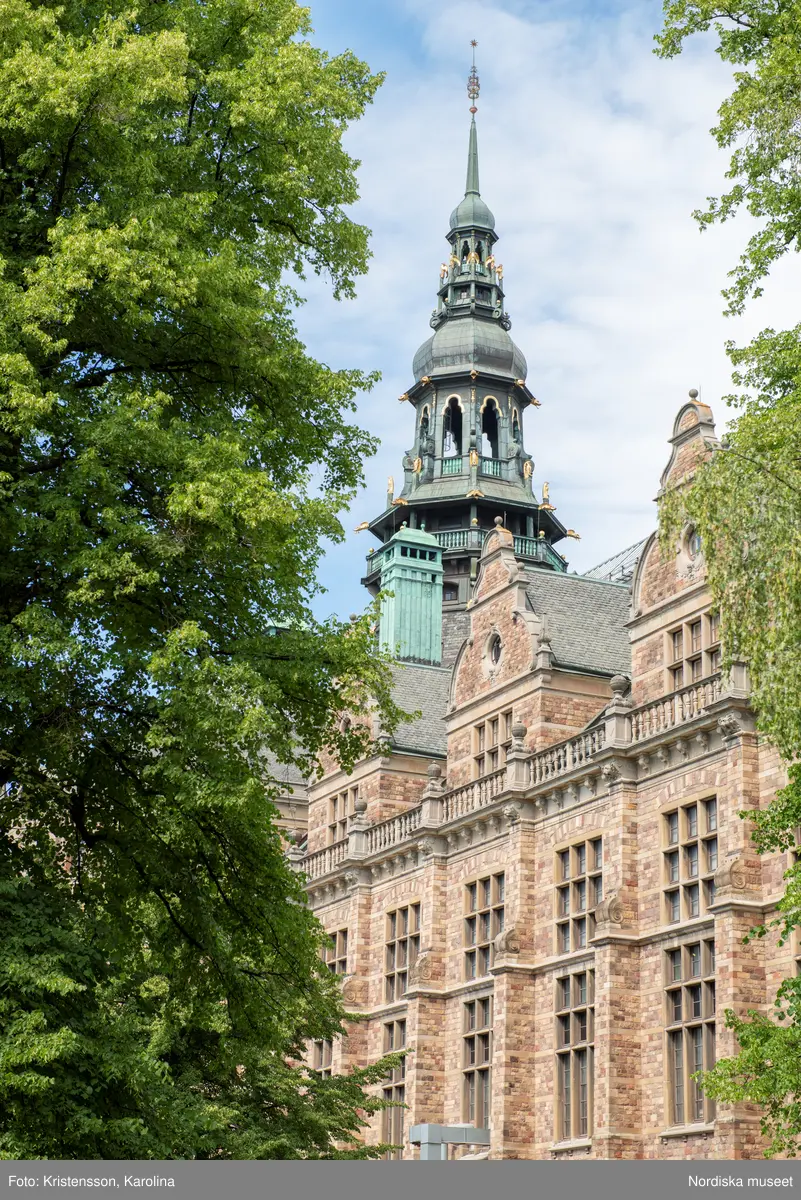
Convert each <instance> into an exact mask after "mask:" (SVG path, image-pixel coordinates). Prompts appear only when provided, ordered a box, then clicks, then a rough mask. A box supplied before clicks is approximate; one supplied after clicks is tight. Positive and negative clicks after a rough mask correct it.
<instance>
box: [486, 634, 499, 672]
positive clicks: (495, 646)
mask: <svg viewBox="0 0 801 1200" xmlns="http://www.w3.org/2000/svg"><path fill="white" fill-rule="evenodd" d="M489 657H490V662H491V663H492V664H493V666H494V665H495V664H496V663H499V662H500V661H501V639H500V638H499V637H498V634H497V633H496V634H493V636H492V641H491V642H490V644H489Z"/></svg>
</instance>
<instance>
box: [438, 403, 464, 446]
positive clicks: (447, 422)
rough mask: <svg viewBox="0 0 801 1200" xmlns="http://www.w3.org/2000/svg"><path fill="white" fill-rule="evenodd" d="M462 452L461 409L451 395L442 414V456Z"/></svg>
mask: <svg viewBox="0 0 801 1200" xmlns="http://www.w3.org/2000/svg"><path fill="white" fill-rule="evenodd" d="M461 453H462V410H461V408H460V407H459V401H458V400H457V399H456V397H455V396H451V398H450V400H449V401H448V403H447V404H446V405H445V411H444V413H443V414H442V457H443V458H455V457H456V455H458V454H461Z"/></svg>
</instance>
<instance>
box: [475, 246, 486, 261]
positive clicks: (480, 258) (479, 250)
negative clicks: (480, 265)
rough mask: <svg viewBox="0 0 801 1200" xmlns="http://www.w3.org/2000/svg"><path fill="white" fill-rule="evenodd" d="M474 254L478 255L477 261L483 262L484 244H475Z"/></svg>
mask: <svg viewBox="0 0 801 1200" xmlns="http://www.w3.org/2000/svg"><path fill="white" fill-rule="evenodd" d="M476 254H477V255H478V261H479V262H483V261H484V244H483V242H476Z"/></svg>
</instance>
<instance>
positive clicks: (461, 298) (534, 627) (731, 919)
mask: <svg viewBox="0 0 801 1200" xmlns="http://www.w3.org/2000/svg"><path fill="white" fill-rule="evenodd" d="M473 78H474V77H471V79H473ZM474 90H475V92H476V93H477V83H476V84H475V85H474ZM471 97H472V98H473V99H474V98H475V96H474V93H473V92H471ZM447 236H448V258H447V261H446V262H444V263H443V264H442V266H441V269H440V279H439V288H438V291H437V300H436V308H435V309H434V312H433V315H432V317H431V326H432V334H431V336H430V337H429V338H428V339H427V340H426V341H425V342H424V343H423V345H422V346H421V347H420V349H419V350H418V352H417V354H416V355H415V358H414V365H413V376H414V382H413V383H412V385H411V386H410V388H409V390H408V392H407V393H406V394H404V395H403V396H402V397H401V398H400V399H401V401H402V402H403V405H404V411H405V413H406V419H407V420H408V422H409V428H410V433H411V434H412V435H413V436H412V445H411V448H410V450H409V452H408V454H407V455H406V456H405V459H404V462H403V486H402V489H401V491H400V494H399V495H398V496H395V494H394V485H393V483H392V481H391V480H390V485H389V487H388V491H387V497H386V504H385V506H384V508H383V510H382V511H381V513H380V514H379V515H378V516H377V517H376V518H375V519H374V520H373V521H371V522H369V529H370V531H371V533H372V534H373V535H374V536H375V538H376V539H377V545H376V547H375V548H374V549H373V550H372V551H371V553H370V554H368V556H367V564H366V570H365V578H364V583H365V584H366V586H367V588H368V590H369V591H370V592H371V593H373V594H376V593H377V592H378V591H379V590H381V591H383V592H387V593H390V595H389V596H388V597H387V598H386V599H384V601H383V602H382V608H381V619H380V629H379V638H380V642H381V644H382V646H384V647H385V648H389V649H390V650H391V651H392V652H393V653H394V654H395V656H396V658H397V665H396V666H395V667H394V668H393V671H394V676H395V698H396V700H397V701H398V703H399V704H400V705H401V706H402V707H403V708H404V709H405V710H406V711H407V712H414V713H416V714H417V715H416V716H415V718H414V719H413V720H411V721H408V722H406V723H404V724H402V725H401V726H400V727H399V729H398V730H397V732H396V733H395V734H394V735H393V736H392V737H391V738H389V739H387V740H386V752H385V753H384V754H383V755H381V756H375V757H370V758H367V759H365V760H364V761H362V762H360V763H358V764H357V766H356V768H355V769H354V770H353V772H352V773H350V774H345V773H344V772H342V771H341V770H340V769H339V768H338V765H337V764H336V763H335V762H327V763H325V764H324V767H325V770H324V774H323V775H322V777H321V778H319V779H317V780H315V781H313V782H312V783H311V784H310V785H309V789H308V800H309V804H308V840H307V842H306V843H305V845H300V844H296V845H295V846H294V848H292V849H291V851H290V857H291V858H292V859H293V861H294V863H295V865H296V866H297V867H298V869H299V870H302V871H304V872H305V874H306V876H307V880H308V894H309V901H310V904H311V906H312V908H313V911H314V912H315V914H316V915H317V916H318V917H319V919H320V921H321V922H322V923H323V925H324V926H325V928H326V930H327V931H328V932H329V935H330V938H331V945H330V949H329V951H328V955H327V959H328V965H329V967H330V969H331V970H332V971H334V972H336V973H337V974H339V975H341V976H342V979H343V989H344V995H345V999H346V1002H347V1004H348V1007H349V1009H350V1011H352V1012H353V1013H357V1014H359V1017H360V1019H359V1020H358V1021H354V1022H353V1023H352V1024H350V1025H349V1032H348V1035H347V1036H346V1037H344V1038H341V1039H337V1040H335V1041H334V1042H333V1043H332V1042H328V1041H321V1042H317V1043H315V1044H314V1045H313V1046H312V1047H310V1054H311V1062H312V1065H313V1067H314V1068H315V1069H317V1070H319V1071H321V1072H324V1073H330V1072H332V1071H333V1072H343V1071H347V1070H348V1069H349V1068H350V1067H351V1066H356V1065H366V1064H367V1063H370V1062H373V1061H375V1060H376V1059H378V1058H379V1057H380V1056H381V1055H382V1054H383V1053H385V1052H386V1051H389V1050H397V1049H402V1048H404V1049H406V1050H407V1051H408V1054H407V1056H406V1057H405V1059H404V1061H403V1065H402V1067H401V1068H399V1069H398V1070H396V1071H395V1072H394V1073H393V1075H392V1076H391V1077H390V1078H388V1079H387V1080H386V1082H385V1085H384V1094H385V1096H386V1097H387V1098H388V1099H390V1100H393V1101H396V1102H397V1104H396V1106H394V1107H391V1108H388V1109H387V1110H385V1111H384V1112H383V1113H382V1114H380V1116H378V1117H377V1118H376V1119H375V1122H374V1127H373V1128H372V1129H371V1131H370V1133H369V1135H368V1136H369V1138H370V1140H372V1141H385V1142H391V1143H394V1144H396V1145H398V1146H400V1147H402V1150H399V1151H397V1152H396V1154H395V1156H396V1157H404V1158H414V1157H417V1155H418V1150H417V1148H416V1147H415V1146H413V1145H412V1144H411V1143H410V1139H409V1132H410V1129H411V1127H412V1126H415V1125H419V1124H425V1123H431V1124H435V1125H437V1124H439V1125H470V1126H474V1127H476V1128H477V1129H480V1130H488V1131H489V1144H488V1145H480V1144H476V1145H473V1146H472V1147H470V1146H464V1147H462V1148H461V1149H460V1150H457V1151H452V1152H451V1153H452V1154H453V1155H461V1156H464V1155H465V1154H469V1155H471V1156H473V1157H487V1156H488V1157H489V1158H490V1159H500V1158H523V1159H541V1158H554V1157H574V1158H580V1157H589V1158H676V1157H679V1158H681V1157H685V1158H689V1159H700V1158H749V1157H760V1156H761V1154H762V1149H763V1142H762V1139H761V1135H760V1130H759V1114H758V1112H757V1111H756V1110H755V1109H753V1108H750V1107H748V1106H738V1107H722V1106H721V1107H719V1108H718V1109H717V1110H716V1108H715V1105H714V1103H713V1102H712V1101H711V1100H710V1099H708V1098H707V1097H705V1096H704V1094H703V1092H702V1091H701V1090H700V1088H699V1087H698V1085H697V1083H696V1081H695V1080H694V1078H693V1076H694V1074H695V1073H696V1072H697V1071H699V1070H703V1069H705V1068H708V1067H709V1066H711V1065H712V1064H713V1063H714V1062H715V1060H716V1058H719V1057H722V1056H725V1055H729V1054H732V1053H733V1052H734V1051H735V1045H734V1042H733V1037H732V1035H731V1033H730V1032H729V1031H727V1030H726V1029H725V1027H724V1022H723V1012H724V1010H725V1009H729V1008H731V1009H734V1010H735V1011H737V1012H739V1013H745V1012H746V1011H747V1010H749V1009H760V1010H762V1011H768V1010H769V1008H770V1006H771V1004H772V1002H773V999H774V998H775V994H776V989H777V987H778V985H779V983H780V981H781V980H782V979H783V978H784V977H786V976H787V975H789V974H792V973H795V972H796V970H797V967H798V957H799V947H798V945H797V944H794V943H790V942H788V943H786V944H785V945H784V946H778V945H777V939H776V937H767V938H764V939H762V940H754V941H751V942H749V943H748V944H744V943H743V938H744V936H745V934H747V932H748V931H749V930H750V929H751V928H752V927H753V926H754V925H757V924H760V923H762V922H763V921H765V920H767V919H770V917H771V915H773V914H774V913H775V906H776V902H777V900H778V898H779V897H780V895H781V893H782V888H783V883H782V877H783V873H784V871H785V870H786V869H787V867H788V866H789V855H787V854H785V855H780V854H775V855H771V856H758V855H757V854H756V853H755V852H754V849H753V847H752V845H751V842H750V832H749V825H748V823H747V822H745V821H743V820H741V819H740V817H739V815H738V814H739V813H740V811H741V810H743V809H747V808H753V807H758V806H764V805H765V804H767V803H768V802H769V801H770V800H771V798H772V797H773V796H774V794H775V792H776V789H777V788H778V787H780V786H781V785H782V783H783V782H784V777H783V775H782V772H781V767H780V764H779V762H778V759H777V756H776V754H775V752H774V751H773V750H772V749H771V748H770V747H768V746H766V745H765V744H764V743H763V742H762V741H761V740H760V738H759V737H758V736H757V734H756V733H755V728H754V720H753V715H752V713H751V711H750V708H749V700H748V680H747V675H746V672H745V670H744V668H742V667H740V666H737V665H735V666H734V668H733V669H732V670H731V671H730V672H727V673H722V671H721V649H720V641H719V634H720V627H719V620H718V616H717V614H716V613H715V611H714V609H713V608H712V607H711V605H710V598H709V594H708V591H707V587H706V582H705V570H704V556H703V546H701V545H700V543H699V539H698V538H697V536H696V535H695V533H694V531H693V530H692V529H691V528H688V529H686V530H685V531H684V533H683V535H682V538H681V540H680V543H679V544H678V545H677V546H676V548H675V553H672V552H671V553H670V554H668V555H667V556H666V555H665V554H664V553H663V551H662V549H661V548H660V544H659V541H658V539H657V537H656V535H655V534H653V535H652V536H651V537H649V538H648V539H647V540H645V541H644V542H643V543H641V544H639V545H637V546H633V547H629V548H628V550H626V551H623V552H622V553H621V554H620V555H618V556H616V558H615V559H613V560H610V562H608V563H606V564H602V565H601V567H599V568H596V569H595V570H594V571H591V572H588V573H586V574H583V575H580V574H576V573H572V572H570V571H569V570H568V563H567V561H566V558H565V556H564V547H565V545H566V544H568V539H569V538H570V537H571V536H574V535H573V532H572V530H568V529H566V528H565V527H564V526H563V525H562V524H561V522H560V520H559V519H558V517H557V515H556V511H555V509H554V506H553V505H552V504H551V503H550V498H549V495H548V489H547V485H543V486H542V487H541V488H540V491H539V495H538V494H537V492H536V491H535V485H534V470H533V464H532V460H531V456H530V455H529V454H528V452H527V451H526V449H525V446H524V440H523V415H524V413H525V411H526V410H527V409H529V408H531V407H533V406H536V404H537V401H536V399H535V398H534V396H533V394H532V392H531V391H530V390H529V387H528V385H527V383H526V362H525V358H524V356H523V354H522V352H521V351H520V349H519V348H518V347H517V346H516V345H515V343H514V341H513V340H512V337H511V335H510V326H511V322H510V320H509V317H508V315H507V313H506V309H505V295H504V275H503V268H502V266H501V264H500V263H499V262H498V260H497V257H496V242H497V237H498V235H497V233H496V230H495V219H494V217H493V214H492V213H491V212H490V210H489V208H488V206H487V204H486V203H485V201H484V200H483V198H482V196H481V194H480V191H479V170H478V146H477V133H476V122H475V109H474V108H473V117H472V119H471V124H470V134H469V152H468V166H467V181H466V190H465V195H464V199H463V200H461V201H460V203H459V204H458V205H457V207H456V208H455V209H454V211H453V213H452V214H451V218H450V231H449V233H448V235H447ZM669 443H670V451H669V460H668V463H667V466H666V468H665V470H664V472H663V475H662V478H661V487H660V494H661V493H663V492H664V491H666V490H667V489H671V488H674V487H676V486H680V485H681V483H682V481H684V480H687V479H689V478H690V477H691V476H692V473H693V471H694V470H695V469H696V467H697V465H698V464H699V462H701V461H702V460H703V459H704V458H706V457H707V456H709V455H710V454H714V453H715V452H716V450H717V448H718V445H719V443H718V442H717V440H716V437H715V429H714V424H713V419H712V413H711V411H710V409H709V408H708V407H707V406H706V405H704V404H702V403H701V402H700V401H699V399H698V395H697V393H696V392H695V391H691V392H690V395H689V399H688V400H687V401H686V402H685V403H684V404H682V406H681V407H680V409H679V411H678V414H677V416H676V419H675V422H674V426H673V430H672V434H671V436H670V439H669ZM347 719H348V718H347V717H343V720H347ZM375 732H379V730H376V731H375Z"/></svg>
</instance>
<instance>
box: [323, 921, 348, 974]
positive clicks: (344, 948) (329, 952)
mask: <svg viewBox="0 0 801 1200" xmlns="http://www.w3.org/2000/svg"><path fill="white" fill-rule="evenodd" d="M328 936H329V937H330V939H331V944H330V945H329V946H327V947H326V948H325V950H324V951H323V956H322V957H323V962H324V963H326V964H327V965H328V970H329V971H330V972H331V974H332V975H346V974H347V970H348V931H347V929H336V930H334V931H333V932H332V933H329V935H328Z"/></svg>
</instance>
